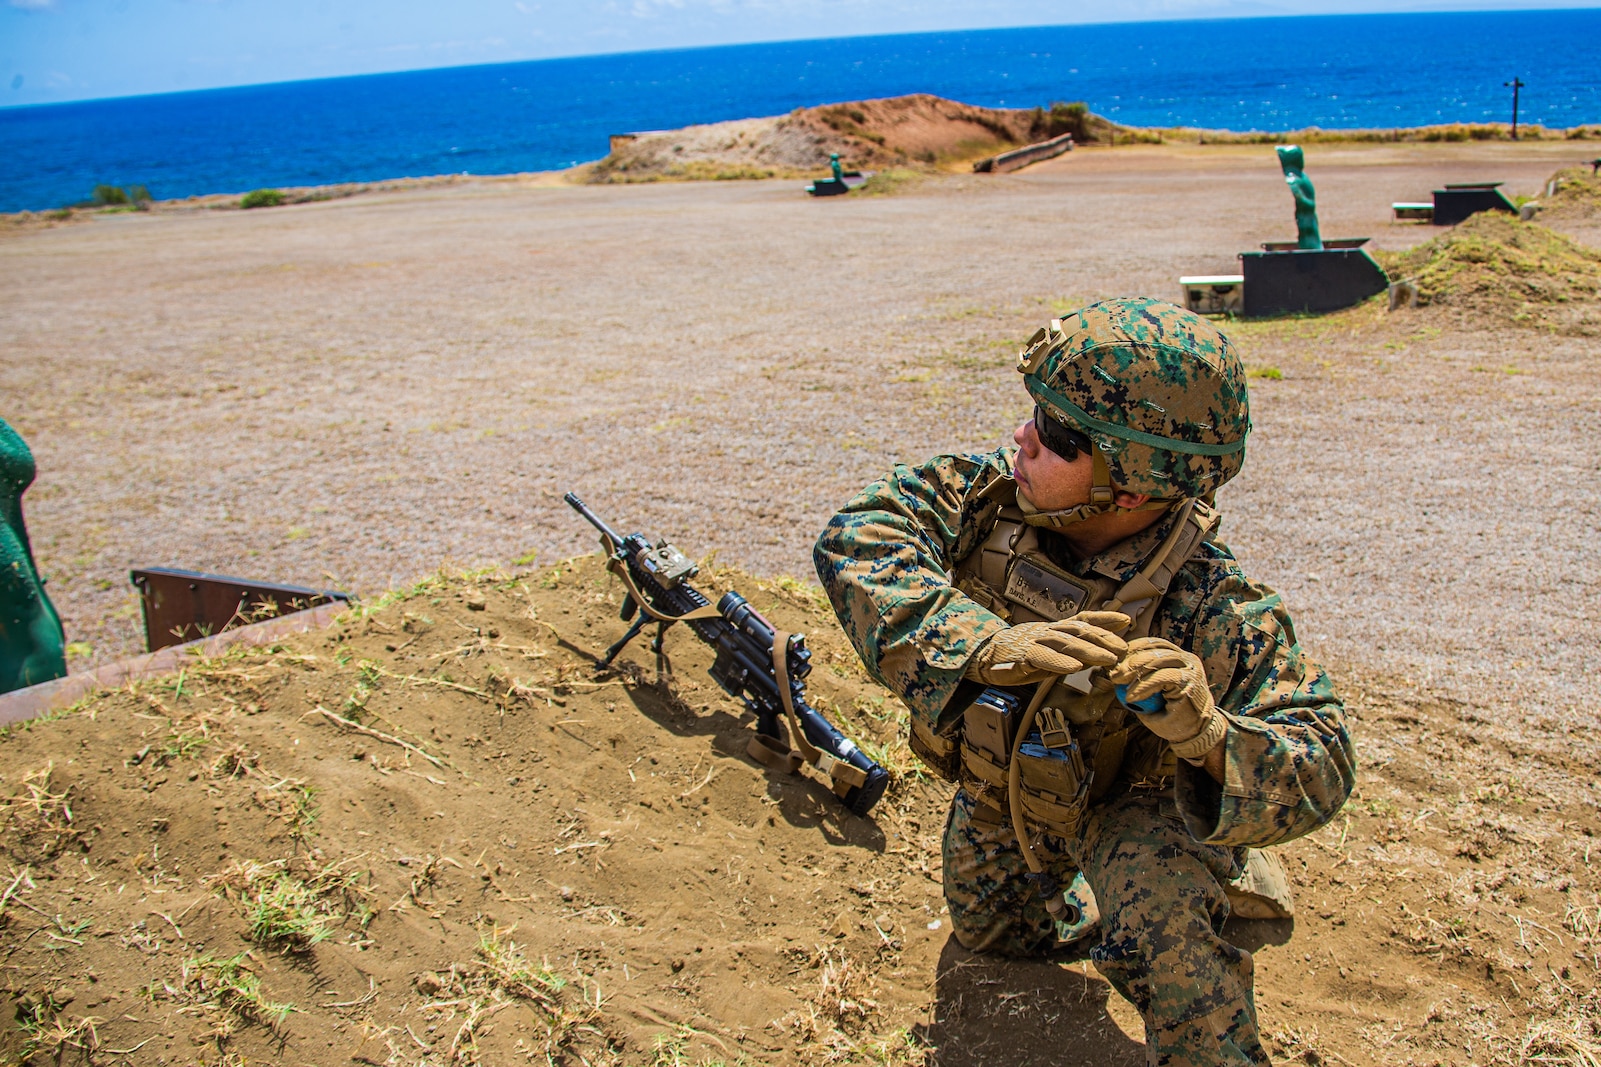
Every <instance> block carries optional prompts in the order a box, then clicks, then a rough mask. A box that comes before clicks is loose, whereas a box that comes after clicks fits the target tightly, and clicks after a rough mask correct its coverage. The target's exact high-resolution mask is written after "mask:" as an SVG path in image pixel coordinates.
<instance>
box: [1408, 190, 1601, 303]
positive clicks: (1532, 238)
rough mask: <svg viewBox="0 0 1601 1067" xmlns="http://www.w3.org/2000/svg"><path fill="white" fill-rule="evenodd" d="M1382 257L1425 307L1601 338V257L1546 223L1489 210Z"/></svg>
mask: <svg viewBox="0 0 1601 1067" xmlns="http://www.w3.org/2000/svg"><path fill="white" fill-rule="evenodd" d="M1575 199H1577V198H1575ZM1382 258H1383V260H1384V266H1385V269H1386V270H1387V271H1388V273H1389V275H1390V278H1391V279H1392V280H1393V281H1406V282H1408V283H1410V284H1412V285H1414V286H1415V287H1416V289H1417V302H1418V304H1419V306H1429V305H1434V306H1439V307H1445V308H1452V309H1456V310H1458V311H1461V312H1466V313H1471V314H1474V315H1478V316H1483V317H1486V318H1488V319H1490V320H1491V321H1497V322H1505V323H1509V324H1516V325H1522V326H1534V327H1541V328H1545V329H1560V330H1564V331H1566V332H1570V333H1576V334H1580V335H1595V334H1597V333H1601V251H1597V250H1596V249H1594V248H1590V247H1587V246H1585V245H1583V244H1580V243H1579V242H1577V241H1575V240H1573V239H1572V238H1571V237H1568V236H1565V235H1564V234H1561V233H1558V232H1556V231H1555V230H1552V229H1549V228H1547V227H1545V226H1542V225H1540V224H1539V223H1536V222H1520V221H1519V220H1518V219H1516V218H1514V217H1513V216H1511V215H1507V214H1505V213H1503V212H1493V211H1492V212H1483V213H1481V214H1478V215H1474V216H1472V217H1471V218H1469V219H1468V220H1467V221H1465V222H1463V223H1461V224H1460V225H1458V226H1456V227H1454V228H1452V229H1451V230H1450V231H1449V232H1447V233H1444V234H1441V235H1440V236H1439V237H1435V238H1433V239H1431V240H1428V241H1425V242H1423V243H1422V244H1420V245H1417V246H1416V247H1414V248H1411V249H1409V250H1407V251H1406V252H1401V253H1390V254H1387V255H1383V256H1382Z"/></svg>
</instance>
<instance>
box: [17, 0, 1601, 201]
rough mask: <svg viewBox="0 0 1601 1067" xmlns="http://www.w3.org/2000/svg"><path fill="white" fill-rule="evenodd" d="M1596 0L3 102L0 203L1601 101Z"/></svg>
mask: <svg viewBox="0 0 1601 1067" xmlns="http://www.w3.org/2000/svg"><path fill="white" fill-rule="evenodd" d="M1598 42H1601V9H1586V10H1566V11H1533V12H1530V11H1520V12H1473V13H1445V14H1400V15H1339V16H1305V17H1295V18H1258V19H1228V20H1209V21H1187V22H1155V23H1151V22H1145V23H1123V24H1107V25H1094V26H1049V27H1038V28H1033V29H1006V30H973V31H965V32H952V33H923V34H905V35H896V36H886V37H852V38H839V39H833V40H813V41H796V42H786V43H779V44H756V45H734V46H726V47H719V48H697V49H682V50H675V51H661V52H640V53H631V54H626V55H607V56H589V57H583V58H576V59H552V60H539V61H533V62H525V63H508V64H496V65H488V66H474V67H456V68H451V69H445V70H425V71H415V72H410V73H403V74H380V75H367V76H363V77H352V78H332V79H324V80H319V81H304V82H288V83H280V84H274V85H257V86H249V87H245V88H235V89H214V90H205V91H199V92H186V93H171V94H164V95H159V96H139V97H124V98H120V99H112V100H96V101H88V102H81V103H71V104H51V105H44V106H36V107H21V108H8V109H0V211H17V210H22V209H33V210H38V209H44V208H51V207H57V206H60V205H63V204H68V203H72V202H75V201H81V200H84V199H85V198H87V197H88V196H89V194H90V192H91V190H92V189H93V187H94V186H95V185H96V184H99V183H108V184H113V185H123V186H126V185H132V184H142V185H145V186H147V187H149V189H150V191H151V192H152V194H153V195H155V196H156V197H157V198H158V199H167V198H173V197H181V196H189V195H193V194H199V193H220V192H240V191H245V190H249V189H255V188H260V187H264V186H277V185H322V184H331V183H335V182H347V181H371V180H377V179H383V178H395V177H403V176H417V175H428V174H446V173H461V172H468V173H474V174H503V173H510V172H515V171H531V170H549V169H553V168H558V167H565V166H568V165H570V164H573V163H576V162H580V161H583V160H590V159H598V158H599V157H601V156H603V155H605V154H606V150H607V135H608V134H611V133H619V132H625V131H632V130H653V129H671V128H674V127H678V126H686V125H689V124H692V123H701V122H718V121H721V120H724V119H734V118H748V117H752V116H759V115H776V114H782V113H784V112H787V111H790V110H793V109H794V108H797V107H806V106H811V105H814V104H822V103H830V102H837V101H842V100H857V99H863V98H869V97H879V96H894V95H899V94H901V93H912V92H928V93H935V94H938V95H940V96H945V97H950V98H952V99H956V100H961V101H964V102H966V103H971V104H982V105H987V106H992V107H1033V106H1035V105H1038V104H1049V103H1050V102H1051V101H1053V100H1068V101H1071V100H1083V101H1085V102H1087V103H1088V104H1089V105H1090V107H1091V108H1092V109H1093V110H1094V111H1096V112H1099V113H1100V114H1103V115H1106V116H1108V117H1110V118H1112V119H1115V120H1117V121H1119V122H1123V123H1128V124H1132V125H1140V126H1176V125H1186V126H1203V127H1210V128H1224V129H1233V130H1284V129H1296V128H1300V127H1305V126H1321V127H1324V128H1327V129H1338V128H1352V127H1369V126H1414V125H1423V124H1428V123H1440V122H1482V121H1507V120H1508V119H1510V117H1511V104H1512V101H1511V91H1510V90H1509V89H1506V88H1504V87H1503V83H1505V82H1507V81H1509V80H1511V79H1512V78H1513V77H1514V76H1517V77H1520V78H1522V79H1523V81H1524V82H1526V83H1527V87H1526V88H1525V89H1524V90H1523V92H1522V110H1521V114H1520V118H1521V120H1522V121H1523V122H1526V123H1540V124H1543V125H1547V126H1576V125H1579V124H1582V123H1598V122H1601V77H1598V73H1597V71H1598V60H1601V47H1598Z"/></svg>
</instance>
